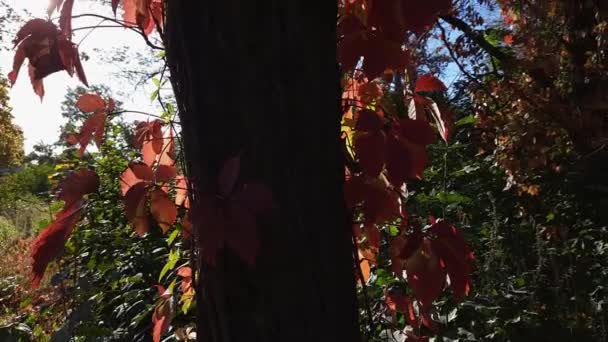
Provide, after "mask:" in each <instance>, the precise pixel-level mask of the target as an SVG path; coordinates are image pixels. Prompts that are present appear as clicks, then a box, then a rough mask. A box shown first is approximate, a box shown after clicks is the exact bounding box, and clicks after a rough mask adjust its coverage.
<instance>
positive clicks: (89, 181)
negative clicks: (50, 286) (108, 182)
mask: <svg viewBox="0 0 608 342" xmlns="http://www.w3.org/2000/svg"><path fill="white" fill-rule="evenodd" d="M98 187H99V177H98V176H97V174H96V173H95V172H94V171H92V170H84V169H83V170H78V171H74V172H72V173H70V174H69V175H68V176H67V177H66V178H65V179H64V180H63V181H62V182H60V183H59V186H58V190H59V191H58V197H59V199H61V200H63V201H64V202H65V204H64V206H63V209H62V210H61V211H60V212H59V213H57V215H56V218H55V220H54V221H53V222H52V223H51V224H50V225H48V226H47V227H46V228H44V229H43V230H42V231H41V232H40V234H38V236H37V237H36V239H35V240H34V244H33V248H32V259H33V264H32V273H33V276H32V286H34V287H37V286H38V284H39V283H40V280H41V279H42V276H43V275H44V271H45V270H46V267H47V266H48V264H49V263H50V262H51V261H52V260H53V259H55V258H56V257H57V256H59V254H60V253H61V251H62V250H63V247H64V246H65V243H66V242H67V240H68V238H69V236H70V234H71V233H72V230H73V229H74V226H75V225H76V223H77V222H78V220H80V216H81V213H82V208H83V207H84V200H83V196H84V195H86V194H90V193H93V192H96V191H97V189H98Z"/></svg>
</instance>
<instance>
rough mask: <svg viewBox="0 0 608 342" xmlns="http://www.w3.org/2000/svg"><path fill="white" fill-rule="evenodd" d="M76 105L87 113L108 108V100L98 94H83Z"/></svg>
mask: <svg viewBox="0 0 608 342" xmlns="http://www.w3.org/2000/svg"><path fill="white" fill-rule="evenodd" d="M76 107H78V109H80V110H81V111H83V112H85V113H91V112H97V111H102V110H104V109H105V108H106V101H104V99H102V98H101V96H99V95H97V94H82V95H80V97H79V98H78V101H76Z"/></svg>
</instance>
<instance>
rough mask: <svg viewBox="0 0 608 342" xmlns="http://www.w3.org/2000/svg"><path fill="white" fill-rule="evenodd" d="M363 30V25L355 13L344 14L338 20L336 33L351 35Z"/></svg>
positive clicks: (340, 35)
mask: <svg viewBox="0 0 608 342" xmlns="http://www.w3.org/2000/svg"><path fill="white" fill-rule="evenodd" d="M363 30H365V26H364V25H363V23H362V22H361V20H359V18H357V16H355V15H350V14H347V15H344V16H343V17H342V19H341V20H340V22H338V26H337V33H338V36H339V37H344V36H348V35H351V34H353V33H357V32H361V31H363Z"/></svg>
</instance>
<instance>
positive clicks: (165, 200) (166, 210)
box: [150, 189, 177, 233]
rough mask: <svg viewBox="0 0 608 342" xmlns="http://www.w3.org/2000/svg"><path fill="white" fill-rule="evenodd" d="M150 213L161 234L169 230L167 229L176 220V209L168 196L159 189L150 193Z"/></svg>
mask: <svg viewBox="0 0 608 342" xmlns="http://www.w3.org/2000/svg"><path fill="white" fill-rule="evenodd" d="M150 212H151V213H152V217H154V219H155V220H156V222H157V223H158V225H159V226H160V228H161V229H162V230H163V233H166V232H167V231H168V230H169V227H171V225H172V224H173V223H175V220H176V219H177V208H176V207H175V203H173V200H172V199H171V198H170V197H169V195H168V194H167V193H166V192H164V191H162V190H161V189H154V190H152V191H151V192H150Z"/></svg>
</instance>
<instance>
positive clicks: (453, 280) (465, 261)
mask: <svg viewBox="0 0 608 342" xmlns="http://www.w3.org/2000/svg"><path fill="white" fill-rule="evenodd" d="M430 231H431V233H432V234H435V236H436V237H435V239H433V240H432V243H431V246H432V248H433V251H434V253H435V254H436V255H438V256H439V258H440V259H441V261H442V263H443V264H444V265H445V268H446V270H447V272H448V275H449V277H450V287H451V288H452V291H453V295H454V300H455V301H461V300H462V299H463V297H464V296H465V295H468V294H469V289H470V287H471V276H470V275H471V272H472V268H473V267H472V261H473V260H474V259H475V258H474V256H473V252H472V251H471V248H470V247H469V245H468V244H467V243H466V241H465V239H464V236H463V235H462V233H461V232H460V230H458V229H457V228H456V227H454V226H451V225H449V224H447V223H446V222H445V221H441V222H438V223H436V224H434V225H433V226H432V227H431V229H430Z"/></svg>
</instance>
